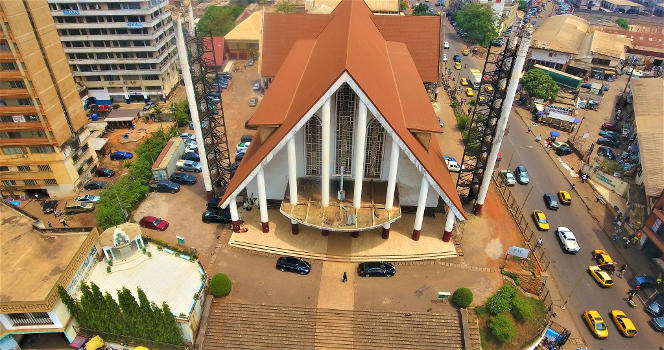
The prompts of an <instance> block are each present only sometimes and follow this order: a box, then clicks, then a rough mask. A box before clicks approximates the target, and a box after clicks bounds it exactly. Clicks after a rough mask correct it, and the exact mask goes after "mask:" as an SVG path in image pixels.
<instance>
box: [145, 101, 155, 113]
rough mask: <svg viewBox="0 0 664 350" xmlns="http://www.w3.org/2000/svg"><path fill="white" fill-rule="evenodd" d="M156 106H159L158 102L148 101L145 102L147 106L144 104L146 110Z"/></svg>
mask: <svg viewBox="0 0 664 350" xmlns="http://www.w3.org/2000/svg"><path fill="white" fill-rule="evenodd" d="M156 106H157V104H156V103H154V102H148V103H146V104H145V106H143V110H144V111H147V110H149V109H150V108H152V107H156Z"/></svg>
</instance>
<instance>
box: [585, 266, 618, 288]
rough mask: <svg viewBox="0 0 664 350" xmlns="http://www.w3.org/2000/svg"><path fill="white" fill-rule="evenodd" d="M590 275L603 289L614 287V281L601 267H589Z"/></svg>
mask: <svg viewBox="0 0 664 350" xmlns="http://www.w3.org/2000/svg"><path fill="white" fill-rule="evenodd" d="M588 273H589V274H590V276H592V278H593V279H594V280H595V281H596V282H597V283H599V285H600V286H602V287H611V286H613V279H612V278H611V276H610V275H609V273H608V272H606V271H604V270H602V268H600V267H599V266H594V265H593V266H588Z"/></svg>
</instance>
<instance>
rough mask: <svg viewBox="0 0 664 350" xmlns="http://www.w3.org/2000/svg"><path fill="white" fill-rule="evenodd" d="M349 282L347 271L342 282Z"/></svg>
mask: <svg viewBox="0 0 664 350" xmlns="http://www.w3.org/2000/svg"><path fill="white" fill-rule="evenodd" d="M346 281H348V275H346V271H344V276H343V277H342V278H341V282H344V283H346Z"/></svg>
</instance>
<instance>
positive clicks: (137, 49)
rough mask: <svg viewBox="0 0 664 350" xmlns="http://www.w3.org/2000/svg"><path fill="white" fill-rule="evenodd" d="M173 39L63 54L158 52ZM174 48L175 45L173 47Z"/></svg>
mask: <svg viewBox="0 0 664 350" xmlns="http://www.w3.org/2000/svg"><path fill="white" fill-rule="evenodd" d="M173 38H175V33H173V34H171V35H169V36H167V37H166V39H165V40H162V41H161V42H160V43H159V44H158V45H156V46H126V47H65V48H64V50H65V53H91V52H148V51H149V52H153V51H158V50H160V49H161V48H162V47H163V46H164V45H166V43H168V42H170V41H171V40H172V39H173ZM173 46H175V45H173ZM0 80H1V79H0Z"/></svg>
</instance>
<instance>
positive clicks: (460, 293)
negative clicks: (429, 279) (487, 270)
mask: <svg viewBox="0 0 664 350" xmlns="http://www.w3.org/2000/svg"><path fill="white" fill-rule="evenodd" d="M472 302H473V292H472V291H471V290H470V289H468V288H459V289H457V290H455V291H454V294H452V303H454V305H456V307H460V308H466V307H468V305H470V303H472Z"/></svg>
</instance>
